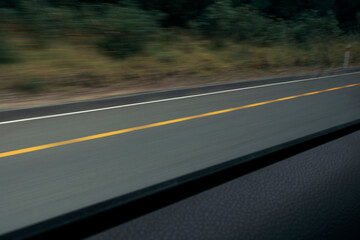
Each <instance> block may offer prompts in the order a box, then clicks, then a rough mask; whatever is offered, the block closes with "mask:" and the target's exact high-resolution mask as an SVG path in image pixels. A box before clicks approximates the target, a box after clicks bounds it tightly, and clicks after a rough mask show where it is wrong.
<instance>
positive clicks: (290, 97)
mask: <svg viewBox="0 0 360 240" xmlns="http://www.w3.org/2000/svg"><path fill="white" fill-rule="evenodd" d="M359 85H360V83H356V84H350V85H346V86H341V87H336V88H329V89H325V90H321V91H315V92H309V93H304V94H299V95H295V96H289V97H284V98H278V99H274V100H270V101H265V102H259V103H253V104H249V105H244V106H240V107H235V108H228V109H224V110H219V111H214V112H208V113H204V114H199V115H194V116H189V117H184V118H178V119H173V120H168V121H163V122H158V123H151V124H147V125H143V126H138V127H132V128H126V129H122V130H117V131H112V132H106V133H101V134H95V135H91V136H87V137H81V138H76V139H71V140H67V141H61V142H55V143H49V144H44V145H40V146H35V147H29V148H23V149H19V150H14V151H9V152H3V153H0V158H4V157H9V156H14V155H19V154H23V153H29V152H35V151H39V150H44V149H48V148H53V147H59V146H63V145H68V144H72V143H78V142H85V141H89V140H94V139H99V138H105V137H110V136H114V135H119V134H123V133H128V132H134V131H138V130H143V129H148V128H153V127H159V126H164V125H169V124H173V123H179V122H184V121H188V120H192V119H197V118H203V117H209V116H214V115H219V114H224V113H228V112H233V111H237V110H241V109H246V108H252V107H258V106H262V105H265V104H269V103H275V102H282V101H287V100H290V99H294V98H299V97H304V96H309V95H315V94H319V93H324V92H330V91H335V90H339V89H344V88H349V87H355V86H359Z"/></svg>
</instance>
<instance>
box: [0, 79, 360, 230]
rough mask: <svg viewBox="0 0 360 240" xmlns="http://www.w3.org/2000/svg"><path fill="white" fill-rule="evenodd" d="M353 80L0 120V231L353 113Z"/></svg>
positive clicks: (357, 94)
mask: <svg viewBox="0 0 360 240" xmlns="http://www.w3.org/2000/svg"><path fill="white" fill-rule="evenodd" d="M355 84H360V73H359V74H349V75H343V76H337V77H327V78H321V79H313V80H309V81H302V82H292V83H283V84H277V85H272V86H259V87H256V88H251V89H238V90H234V91H226V92H222V93H217V94H207V95H202V96H195V97H189V98H183V99H173V100H169V101H160V102H153V103H149V104H140V105H134V106H128V107H120V108H114V109H109V110H102V111H93V112H87V113H82V114H73V115H67V116H59V117H51V118H44V119H34V120H28V121H27V120H26V121H21V122H4V121H2V120H1V119H0V223H1V224H0V234H3V233H6V232H9V231H12V230H15V229H18V228H21V227H24V226H28V225H30V224H33V223H37V222H39V221H43V220H46V219H49V218H51V217H54V216H58V215H61V214H64V213H67V212H70V211H73V210H76V209H79V208H81V207H85V206H89V205H91V204H94V203H98V202H101V201H104V200H107V199H110V198H112V197H116V196H119V195H122V194H125V193H129V192H132V191H134V190H138V189H141V188H144V187H147V186H150V185H153V184H156V183H160V182H162V181H165V180H168V179H171V178H175V177H178V176H181V175H184V174H187V173H190V172H194V171H196V170H199V169H202V168H205V167H209V166H212V165H215V164H218V163H221V162H224V161H228V160H230V159H233V158H236V157H240V156H243V155H246V154H249V153H252V152H255V151H258V150H261V149H264V148H267V147H271V146H274V145H277V144H281V143H284V142H287V141H289V140H293V139H296V138H299V137H303V136H305V135H308V134H311V133H315V132H318V131H321V130H325V129H327V128H329V127H334V126H336V125H339V124H343V123H346V122H349V121H352V120H356V119H359V118H360V85H355ZM345 86H346V87H345ZM339 87H342V88H339ZM326 89H329V90H328V91H323V90H326ZM319 91H320V92H319ZM321 91H323V92H321ZM305 93H309V94H308V95H302V94H305ZM291 96H294V97H291ZM287 97H289V98H287ZM273 100H276V101H273ZM251 104H253V105H251ZM241 106H247V107H246V108H239V107H241ZM225 109H228V110H227V111H220V110H225ZM206 113H211V114H206ZM191 116H195V117H191ZM184 117H191V118H186V119H184ZM170 120H172V121H170ZM153 123H157V124H154V125H149V124H153ZM138 126H141V127H139V128H136V127H138ZM123 129H127V130H126V131H118V132H114V131H117V130H123ZM109 132H110V134H104V133H109ZM100 134H103V135H100ZM108 135H111V136H108ZM87 136H90V137H89V138H86V139H84V138H83V137H87ZM74 139H75V140H74ZM68 140H71V141H68ZM63 141H68V142H63ZM49 143H55V144H54V145H45V144H49ZM39 146H40V147H39ZM31 147H35V148H31ZM29 148H30V149H29ZM16 150H18V151H16Z"/></svg>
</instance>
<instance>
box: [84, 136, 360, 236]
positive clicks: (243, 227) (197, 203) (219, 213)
mask: <svg viewBox="0 0 360 240" xmlns="http://www.w3.org/2000/svg"><path fill="white" fill-rule="evenodd" d="M359 147H360V131H357V132H355V133H352V134H350V135H347V136H345V137H342V138H340V139H336V140H334V141H331V142H329V143H326V144H323V145H321V146H318V147H316V148H313V149H310V150H308V151H305V152H302V153H300V154H297V155H295V156H293V157H290V158H288V159H286V160H284V161H280V162H278V163H276V164H273V165H270V166H267V167H265V168H262V169H259V170H257V171H255V172H252V173H249V174H247V175H244V176H242V177H239V178H237V179H235V180H232V181H230V182H227V183H225V184H222V185H220V186H218V187H215V188H212V189H210V190H207V191H205V192H203V193H200V194H197V195H195V196H192V197H190V198H188V199H185V200H183V201H180V202H177V203H175V204H173V205H170V206H168V207H165V208H163V209H160V210H157V211H154V212H152V213H150V214H147V215H145V216H142V217H140V218H138V219H134V220H132V221H130V222H127V223H125V224H122V225H119V226H118V227H114V228H112V229H109V230H107V231H104V232H102V233H99V234H97V235H94V236H92V237H90V238H88V240H117V239H121V240H144V239H146V240H162V239H164V240H165V239H172V240H187V239H197V240H212V239H213V240H215V239H224V240H238V239H241V240H258V239H261V240H274V239H276V240H307V239H308V240H314V239H317V240H332V239H334V240H338V239H347V240H352V239H354V240H358V239H360V229H359V224H360V218H359V216H360V191H359V187H360V174H359V170H360V161H359V159H360V149H359Z"/></svg>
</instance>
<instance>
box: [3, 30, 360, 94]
mask: <svg viewBox="0 0 360 240" xmlns="http://www.w3.org/2000/svg"><path fill="white" fill-rule="evenodd" d="M13 42H14V43H15V45H16V51H15V52H14V54H15V55H16V56H18V61H16V62H14V63H10V64H4V65H0V89H12V90H15V91H19V90H20V91H25V92H29V93H34V92H57V91H69V90H70V89H74V88H84V87H86V88H88V87H90V88H92V87H105V86H119V87H134V86H137V85H139V86H142V87H144V86H145V87H146V86H151V85H156V84H159V83H164V82H168V83H169V84H173V83H174V82H177V83H179V84H180V85H186V84H187V82H190V81H194V79H196V81H197V83H201V82H204V83H206V79H224V78H225V77H224V76H229V73H233V75H234V74H235V75H236V76H238V77H239V76H243V77H244V78H249V77H256V76H260V77H261V76H266V75H267V73H268V75H271V74H274V73H278V74H279V73H283V72H294V71H312V70H315V69H324V68H340V67H341V66H342V63H343V55H344V47H345V45H346V44H348V43H350V44H351V45H352V49H351V63H352V64H353V65H357V64H358V63H360V42H359V41H357V39H356V38H355V37H353V38H348V39H343V40H336V41H328V42H326V43H314V44H311V45H309V46H294V45H289V44H279V45H275V46H268V47H266V46H254V45H251V44H247V43H240V44H234V43H227V44H226V46H224V47H223V48H221V49H214V48H212V47H211V44H210V43H209V42H208V41H203V40H194V39H192V38H190V37H186V36H182V37H178V38H176V40H171V41H169V42H155V43H152V44H150V45H149V46H148V47H147V49H146V50H145V51H144V52H143V53H142V54H140V55H137V56H133V57H130V58H127V59H122V60H115V59H112V58H111V57H108V56H106V55H104V54H103V53H101V52H99V51H98V50H97V49H96V48H95V47H94V46H92V45H90V44H83V41H73V40H71V39H70V40H69V39H57V40H56V39H55V40H52V43H51V44H48V45H47V46H46V47H44V48H37V47H36V46H34V45H32V44H31V43H30V42H29V41H27V40H26V38H21V37H14V39H13ZM236 73H239V74H236ZM230 75H231V74H230ZM179 84H178V85H179Z"/></svg>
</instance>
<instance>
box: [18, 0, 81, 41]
mask: <svg viewBox="0 0 360 240" xmlns="http://www.w3.org/2000/svg"><path fill="white" fill-rule="evenodd" d="M20 6H21V8H20V10H19V11H20V12H19V13H20V14H19V17H20V19H21V20H22V22H23V23H25V24H26V25H27V26H28V27H29V28H30V30H32V31H33V32H34V33H36V34H38V35H41V34H44V35H58V34H64V33H65V32H67V31H72V30H73V29H74V25H75V24H76V22H78V21H80V19H79V18H78V14H77V12H76V11H75V10H74V9H72V8H68V7H54V6H51V5H49V4H48V3H47V1H44V0H23V1H21V4H20Z"/></svg>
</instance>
